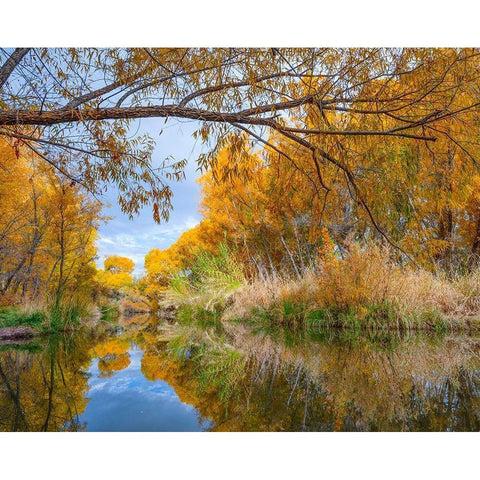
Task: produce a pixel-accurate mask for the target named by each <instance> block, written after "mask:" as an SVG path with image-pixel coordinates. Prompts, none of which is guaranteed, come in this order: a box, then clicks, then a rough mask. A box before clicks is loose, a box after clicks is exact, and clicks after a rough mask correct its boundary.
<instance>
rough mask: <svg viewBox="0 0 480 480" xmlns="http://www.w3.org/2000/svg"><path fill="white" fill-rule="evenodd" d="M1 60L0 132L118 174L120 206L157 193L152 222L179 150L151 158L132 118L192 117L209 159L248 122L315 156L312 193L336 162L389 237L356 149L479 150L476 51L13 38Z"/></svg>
mask: <svg viewBox="0 0 480 480" xmlns="http://www.w3.org/2000/svg"><path fill="white" fill-rule="evenodd" d="M1 60H2V63H1V66H0V88H1V97H0V106H1V108H2V110H1V111H0V134H1V135H3V136H5V137H7V138H9V139H11V140H12V141H17V142H21V143H22V144H24V145H26V146H27V147H28V148H30V149H32V150H34V151H36V152H39V153H40V154H41V155H42V156H43V157H44V158H45V160H46V161H49V162H51V163H52V164H53V165H55V167H56V168H58V169H59V170H60V171H62V172H63V174H64V175H66V176H68V177H70V178H71V179H73V181H75V182H79V183H82V184H83V185H85V186H86V187H87V188H88V189H90V190H91V191H97V192H98V191H99V190H100V188H101V184H102V182H115V183H116V184H117V185H118V187H119V192H120V194H119V202H120V205H121V207H122V209H123V210H124V211H125V212H128V213H130V214H134V213H137V212H138V211H139V210H140V208H141V207H142V206H144V205H146V204H149V203H151V204H152V206H153V215H154V218H155V219H156V220H157V221H160V219H161V218H164V219H167V218H168V214H169V210H170V208H171V195H172V192H171V190H170V187H169V181H170V180H171V179H180V178H181V177H182V174H183V168H184V166H185V162H184V161H180V162H176V163H170V162H167V161H166V162H165V163H164V164H163V165H162V168H161V169H160V170H155V169H153V168H152V163H151V155H152V149H153V142H152V139H151V138H150V137H145V136H133V137H132V138H131V139H127V136H126V133H127V131H128V129H129V127H130V126H131V121H132V120H133V119H138V118H147V117H156V118H164V119H167V118H177V119H193V120H197V121H198V122H199V128H198V130H197V132H196V135H197V136H199V137H200V138H202V140H204V141H205V142H208V141H210V140H212V139H213V140H214V145H215V147H214V148H213V150H212V151H210V152H209V153H207V154H205V155H204V156H203V157H201V158H200V159H199V164H200V165H201V166H203V167H207V166H208V165H210V164H211V162H212V161H213V158H214V156H215V153H216V151H218V149H221V148H222V147H224V146H225V144H226V142H227V139H228V135H227V134H229V133H231V134H232V133H233V134H235V135H237V137H238V138H240V135H241V134H244V133H247V134H248V138H249V139H250V140H251V141H255V142H258V143H260V144H264V145H268V146H269V147H270V148H271V149H273V150H275V151H277V152H278V153H279V154H280V155H283V156H285V157H286V158H287V159H288V161H290V162H292V163H294V162H295V159H294V158H292V157H291V155H289V154H288V153H286V152H285V151H284V150H283V149H282V148H281V147H282V144H284V143H285V141H286V140H288V141H289V142H291V143H292V144H293V145H295V149H296V150H297V151H298V152H303V154H304V155H308V157H309V162H310V164H311V165H312V166H313V167H314V169H315V174H316V176H317V180H318V182H319V184H320V185H322V190H320V192H319V193H316V195H321V194H324V195H326V194H327V192H328V191H329V190H328V189H329V188H330V187H328V185H326V184H324V183H323V171H324V170H325V169H326V168H327V167H328V166H329V167H330V168H333V169H336V170H337V171H338V175H339V177H341V180H342V182H343V185H344V187H345V190H346V191H348V192H349V195H350V196H352V197H353V198H354V201H355V202H356V203H357V204H358V205H359V206H360V208H361V209H362V210H363V211H364V212H365V214H366V216H367V217H368V221H369V222H370V225H371V226H372V227H373V228H374V229H375V230H376V231H377V232H378V234H379V235H380V236H381V237H382V238H384V239H385V240H386V241H388V242H390V243H395V242H393V240H392V238H391V235H390V232H388V231H386V228H385V226H384V225H382V224H381V222H380V221H378V220H377V218H376V217H375V215H374V211H373V208H372V204H371V202H369V201H368V198H366V192H365V191H364V190H363V186H362V185H360V184H359V183H358V182H357V177H356V173H355V170H354V169H353V167H352V165H351V161H352V157H353V158H355V157H358V156H360V157H361V156H365V155H366V154H367V153H368V150H369V149H370V148H371V145H372V143H373V142H374V141H375V143H376V144H377V145H378V144H380V143H383V142H385V143H387V144H388V143H389V142H390V141H395V142H397V141H398V142H401V144H402V145H404V146H405V148H407V149H408V148H412V146H415V145H421V146H423V145H425V146H427V145H428V147H426V148H429V149H431V150H432V151H434V152H435V150H436V148H437V147H436V145H437V144H442V148H443V145H445V144H448V145H449V146H450V147H451V148H456V149H457V150H458V151H461V152H462V155H466V156H468V157H469V158H470V160H471V161H472V162H474V163H475V162H476V160H475V158H476V152H475V148H472V147H474V146H475V145H476V144H477V143H478V140H477V138H478V135H476V133H475V128H476V127H475V125H476V122H477V121H478V108H479V106H480V101H479V99H478V95H477V93H476V92H477V87H476V86H477V84H478V78H479V65H480V64H479V61H478V60H479V52H478V50H476V49H385V48H375V49H332V48H323V49H322V48H310V49H305V48H304V49H294V48H288V49H276V48H272V49H252V48H250V49H233V48H217V49H198V48H186V49H73V48H72V49H29V50H28V51H26V49H16V50H13V51H9V52H7V54H3V56H2V59H1ZM467 117H468V122H466V123H464V120H465V119H466V118H467ZM447 124H448V125H449V126H451V128H449V129H448V130H446V129H445V128H444V127H445V125H447ZM457 126H458V127H460V126H464V128H457ZM272 132H276V133H277V136H276V137H272V135H271V133H272ZM269 138H270V139H271V138H275V139H280V140H281V141H282V142H281V143H271V142H270V141H269ZM439 140H441V141H440V142H438V141H439ZM437 142H438V143H437ZM72 152H75V155H76V156H75V158H74V159H72V155H71V154H72ZM232 169H233V171H235V165H232ZM400 248H401V247H400Z"/></svg>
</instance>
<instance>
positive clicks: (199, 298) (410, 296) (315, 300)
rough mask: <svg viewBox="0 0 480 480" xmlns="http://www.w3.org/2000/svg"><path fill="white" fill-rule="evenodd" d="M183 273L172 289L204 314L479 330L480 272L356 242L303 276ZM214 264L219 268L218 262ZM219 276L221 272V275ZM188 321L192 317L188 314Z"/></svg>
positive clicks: (275, 321) (270, 321)
mask: <svg viewBox="0 0 480 480" xmlns="http://www.w3.org/2000/svg"><path fill="white" fill-rule="evenodd" d="M210 267H211V268H207V267H204V268H203V276H199V275H198V274H197V275H196V277H195V279H194V280H191V279H190V280H188V281H187V280H186V279H185V278H183V280H181V281H180V280H179V278H178V277H177V278H175V281H174V284H173V286H172V287H171V289H170V290H169V291H167V293H166V294H165V300H164V301H165V303H166V304H172V303H173V304H175V305H176V306H177V307H181V309H180V315H181V316H183V317H185V316H188V315H191V316H192V317H194V318H196V319H197V320H198V319H200V320H202V321H210V322H211V321H244V322H248V323H255V324H264V325H279V326H280V325H289V326H296V327H308V328H333V327H334V328H347V329H366V330H432V331H450V330H452V331H453V330H465V331H474V330H480V272H479V271H474V272H471V273H468V274H463V275H450V276H449V277H447V276H446V275H438V274H437V275H435V274H433V273H430V272H427V271H425V270H422V269H416V268H413V267H403V268H402V267H400V266H398V265H396V264H394V263H393V262H392V261H391V260H390V257H389V254H388V252H387V251H385V250H381V249H379V248H376V247H368V248H361V247H359V246H355V247H352V248H351V249H350V251H349V252H348V253H347V254H346V255H345V256H344V257H343V258H341V259H340V258H332V259H330V260H329V261H328V262H323V263H322V264H319V266H318V268H316V269H314V270H313V269H312V270H308V271H305V272H304V273H303V275H301V276H300V277H298V276H295V277H294V278H292V277H282V276H280V275H277V276H276V277H274V278H270V279H268V280H265V279H262V280H259V279H257V280H255V281H250V282H247V281H245V280H241V279H240V278H239V274H238V268H234V269H233V268H232V278H230V277H229V271H228V268H227V267H228V265H227V264H226V263H224V264H223V268H222V269H220V271H215V268H218V262H217V264H216V265H215V263H214V262H211V265H210ZM214 267H215V268H214ZM218 279H221V282H219V280H218ZM183 320H185V318H184V319H183Z"/></svg>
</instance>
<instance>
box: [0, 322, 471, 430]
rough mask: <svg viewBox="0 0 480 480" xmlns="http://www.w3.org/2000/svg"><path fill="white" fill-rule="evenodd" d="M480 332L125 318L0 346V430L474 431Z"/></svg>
mask: <svg viewBox="0 0 480 480" xmlns="http://www.w3.org/2000/svg"><path fill="white" fill-rule="evenodd" d="M479 353H480V339H477V338H472V337H466V336H463V337H462V336H422V335H386V334H385V335H377V336H375V337H372V336H365V335H354V334H352V333H348V332H334V331H329V332H319V331H301V332H298V331H297V332H291V331H287V330H285V331H278V330H274V331H271V332H269V331H266V330H265V329H264V328H262V329H261V328H254V327H252V326H250V327H247V326H245V325H236V324H232V325H229V326H227V327H224V328H220V327H218V326H214V325H208V324H207V325H202V326H200V325H169V324H165V323H162V322H158V321H156V320H154V319H149V318H146V317H144V318H136V319H120V321H119V322H118V324H117V323H114V324H109V325H105V326H103V327H102V328H97V329H96V331H95V332H94V331H84V332H76V333H75V334H70V335H65V336H64V335H58V336H50V337H47V338H42V339H40V340H36V341H35V342H33V343H30V344H17V345H3V346H0V430H2V431H205V430H216V431H332V430H339V431H378V430H380V431H387V430H394V431H417V430H420V431H478V430H479V429H480V357H479Z"/></svg>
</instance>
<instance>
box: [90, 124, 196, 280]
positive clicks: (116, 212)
mask: <svg viewBox="0 0 480 480" xmlns="http://www.w3.org/2000/svg"><path fill="white" fill-rule="evenodd" d="M138 126H139V133H149V134H150V135H151V136H152V137H153V138H154V140H155V141H156V148H155V153H154V155H153V163H154V165H156V166H158V165H159V164H160V163H161V162H162V161H163V160H164V159H165V158H166V157H168V156H169V155H171V156H173V157H174V159H175V160H181V159H184V158H186V159H187V160H188V166H187V168H186V179H185V180H183V181H182V182H173V183H172V184H171V185H172V190H173V194H174V196H173V201H172V203H173V211H172V212H171V214H170V219H169V221H168V222H164V223H162V224H160V225H159V224H156V223H155V222H154V221H153V218H152V211H151V207H150V208H148V207H147V208H145V209H143V211H141V212H140V214H139V215H138V216H136V217H134V219H133V220H129V218H128V216H127V215H124V214H122V212H121V211H120V208H119V206H118V204H117V191H116V189H115V188H114V187H113V186H110V188H109V190H108V191H107V193H106V194H105V195H103V196H102V197H101V200H102V202H103V203H104V204H105V206H104V208H103V212H104V214H106V215H108V216H110V217H114V218H113V219H112V220H110V221H109V222H108V223H107V224H105V225H102V226H101V227H100V229H99V234H100V237H99V238H98V239H97V247H98V260H97V264H98V266H99V267H102V268H103V261H104V259H105V256H107V255H121V256H125V257H129V258H131V259H132V260H133V261H134V262H135V274H136V275H141V274H143V273H144V270H143V260H144V257H145V255H146V254H147V253H148V252H149V251H150V250H151V249H152V248H161V249H164V248H168V247H169V246H170V245H171V244H172V243H174V242H175V241H176V240H177V238H178V237H179V236H180V235H181V234H182V233H183V232H184V231H185V230H188V229H189V228H192V227H193V226H195V225H196V224H197V223H198V222H199V221H200V214H199V212H198V208H199V199H200V188H199V185H198V184H197V183H195V180H196V179H197V178H198V177H199V175H200V173H199V172H198V171H196V168H197V164H196V159H197V157H198V155H199V154H200V153H201V152H202V150H203V149H202V147H203V145H202V144H201V142H200V141H196V140H195V139H194V138H193V137H192V133H193V132H194V130H195V129H196V128H198V123H197V122H195V121H178V120H169V121H168V122H167V123H165V122H164V120H163V119H144V120H141V121H139V124H135V125H133V126H132V131H136V129H137V127H138ZM160 131H162V134H161V135H159V132H160ZM107 204H109V205H110V206H107Z"/></svg>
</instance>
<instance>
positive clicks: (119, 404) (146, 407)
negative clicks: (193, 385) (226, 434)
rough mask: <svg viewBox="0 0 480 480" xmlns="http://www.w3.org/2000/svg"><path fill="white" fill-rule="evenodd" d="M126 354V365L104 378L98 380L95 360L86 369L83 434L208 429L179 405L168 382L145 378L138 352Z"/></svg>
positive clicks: (188, 407)
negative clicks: (85, 431) (86, 381)
mask: <svg viewBox="0 0 480 480" xmlns="http://www.w3.org/2000/svg"><path fill="white" fill-rule="evenodd" d="M129 353H130V359H131V363H130V365H129V366H128V367H127V368H126V369H124V370H121V371H119V372H115V373H114V375H113V376H111V377H108V378H102V377H101V372H100V370H99V369H98V360H97V359H95V360H93V362H92V365H91V366H90V369H89V370H88V373H89V374H90V375H91V377H90V378H89V381H88V386H89V391H88V394H87V398H88V399H90V400H89V403H88V405H87V408H86V409H85V412H84V413H83V414H82V415H80V418H79V421H80V423H84V422H85V423H86V424H87V431H89V430H90V431H107V432H111V431H117V432H122V431H123V432H125V431H127V432H128V431H140V432H148V431H152V432H162V431H163V432H165V431H167V432H168V431H174V432H191V431H200V430H205V429H207V428H209V427H210V426H211V422H210V421H209V420H206V419H204V418H202V417H201V416H200V414H199V413H198V412H197V410H196V409H195V408H194V407H193V406H191V405H187V404H186V403H182V402H181V401H180V399H179V398H178V396H177V394H176V393H175V390H174V389H173V388H172V387H171V386H170V385H169V384H168V383H166V382H163V381H161V380H158V381H155V382H151V381H149V380H146V379H145V377H144V376H143V374H142V372H141V361H142V356H143V352H142V351H141V350H139V349H138V348H133V349H132V350H130V352H129Z"/></svg>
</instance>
